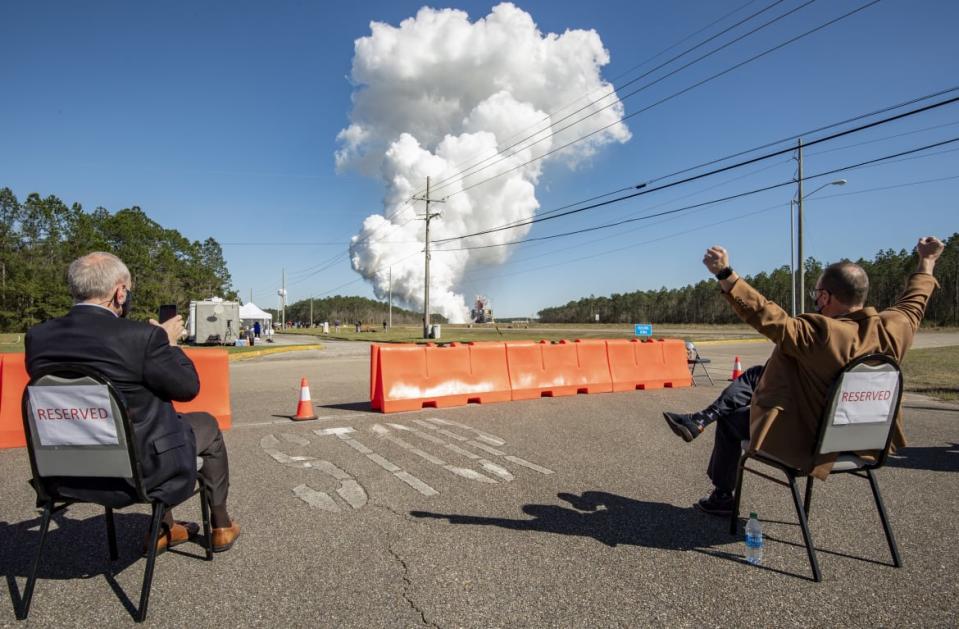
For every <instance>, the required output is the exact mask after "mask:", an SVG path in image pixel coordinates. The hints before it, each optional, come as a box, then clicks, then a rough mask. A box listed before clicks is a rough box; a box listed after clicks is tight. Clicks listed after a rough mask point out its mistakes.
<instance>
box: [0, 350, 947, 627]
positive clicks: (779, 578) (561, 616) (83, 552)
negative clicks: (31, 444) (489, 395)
mask: <svg viewBox="0 0 959 629" xmlns="http://www.w3.org/2000/svg"><path fill="white" fill-rule="evenodd" d="M942 342H943V341H940V343H942ZM946 343H947V344H948V341H946ZM700 349H701V351H702V353H703V355H704V356H706V357H709V358H711V359H712V360H713V362H712V364H711V365H710V371H711V373H712V375H713V378H714V380H715V385H714V386H709V383H708V382H707V381H706V379H705V378H702V377H700V378H697V382H698V384H699V386H697V387H691V388H682V389H661V390H649V391H635V392H630V393H612V394H598V395H579V396H575V397H564V398H544V399H539V400H530V401H524V402H511V403H502V404H490V405H471V406H469V407H462V408H453V409H439V410H437V409H425V410H422V411H418V412H410V413H396V414H390V415H382V414H379V413H373V412H370V410H369V389H368V387H369V346H368V344H360V343H337V342H332V343H325V348H324V349H323V350H307V351H302V352H293V353H287V354H278V355H275V356H264V357H261V358H256V359H253V360H249V361H243V362H237V363H234V364H231V386H232V403H233V412H234V426H233V428H232V429H231V430H230V431H229V432H227V433H226V442H227V446H228V448H229V453H230V465H231V470H232V487H231V497H230V510H231V512H232V514H233V515H234V517H235V518H236V519H237V520H238V521H239V522H240V524H241V526H242V531H243V532H242V535H241V537H240V538H239V540H238V541H237V543H236V545H235V546H234V548H233V549H232V550H230V551H229V552H226V553H222V554H218V555H217V556H216V558H215V560H214V561H213V562H209V563H208V562H204V561H202V560H200V559H198V558H196V557H193V556H188V554H195V555H199V554H200V547H199V546H197V545H194V544H187V545H185V551H184V552H183V553H181V552H179V551H180V549H181V548H184V547H180V548H178V549H176V550H175V551H172V552H168V553H167V554H165V555H163V556H162V557H160V558H159V560H158V561H157V567H156V574H155V579H154V586H153V594H152V597H151V601H150V617H149V618H148V620H147V624H149V625H156V626H176V627H181V626H195V627H223V626H240V627H245V626H315V627H364V628H365V627H421V626H428V627H444V628H445V627H636V626H669V627H686V626H689V627H692V626H695V627H701V626H746V625H750V626H827V625H828V626H855V627H865V626H870V627H871V626H890V625H905V626H924V627H928V626H955V622H956V618H957V611H959V585H957V579H956V574H957V569H959V552H957V547H956V544H957V540H959V531H957V528H959V524H957V523H959V501H957V500H956V496H957V495H959V474H957V473H959V407H957V406H954V405H940V407H937V408H933V407H931V406H929V405H925V404H922V403H921V402H922V400H919V399H917V398H913V399H910V400H907V408H906V425H907V434H908V436H909V439H910V445H909V447H908V448H906V449H904V450H901V451H900V452H899V453H898V455H897V456H896V457H895V458H894V459H892V461H891V462H890V464H889V465H888V466H887V467H886V468H884V469H882V470H880V471H879V473H878V477H879V481H880V484H881V486H882V489H883V492H884V495H885V498H886V505H887V508H888V510H889V513H890V517H891V520H892V524H893V528H894V531H895V534H896V536H897V539H898V541H899V546H900V551H901V553H902V557H903V561H904V566H903V567H902V568H899V569H897V568H894V567H892V566H891V558H890V555H889V550H888V547H887V546H886V541H885V538H884V536H883V532H882V528H881V526H880V523H879V519H878V517H877V515H876V512H875V507H874V503H873V502H872V497H871V494H870V491H869V488H868V483H867V482H866V481H864V480H861V479H858V478H854V477H839V478H834V479H831V480H829V481H828V482H826V483H820V484H817V486H816V492H815V494H814V497H813V503H812V515H811V528H812V535H813V539H814V541H815V545H816V548H817V549H818V553H819V560H820V564H821V567H822V571H823V577H824V581H823V582H822V583H814V582H813V581H811V579H810V574H811V573H810V570H809V565H808V562H807V559H806V554H805V550H804V548H803V546H802V538H801V534H800V531H799V527H798V524H797V520H796V515H795V512H794V511H793V507H792V503H791V500H790V498H789V493H788V491H787V490H785V489H784V488H782V487H780V486H777V485H774V484H773V483H770V482H768V481H764V480H762V479H759V478H758V477H750V478H748V479H747V481H746V486H745V487H746V488H745V490H744V498H743V511H744V512H747V513H748V512H749V511H757V512H758V513H759V516H760V519H761V520H762V522H763V530H764V533H765V535H766V538H767V541H766V548H765V557H764V561H763V564H762V565H761V566H759V567H755V566H750V565H748V564H745V563H744V562H743V559H742V557H743V552H744V547H743V546H744V545H743V543H742V540H741V537H738V536H737V537H732V536H730V535H729V533H728V530H727V527H728V520H726V519H723V518H714V517H711V516H708V515H704V514H702V513H699V512H697V511H695V510H694V509H693V508H692V504H693V503H694V502H695V501H696V500H697V499H698V498H700V497H701V496H703V495H704V494H706V493H707V492H708V491H709V488H710V486H709V482H708V480H707V478H706V476H705V468H706V464H707V461H708V459H709V453H710V448H711V445H712V439H713V432H712V431H713V429H712V428H710V429H708V430H707V432H706V433H704V434H703V435H702V436H701V437H699V438H698V439H697V440H695V441H694V442H693V443H690V444H686V443H684V442H683V441H681V440H680V439H679V438H677V437H676V436H675V435H674V434H673V433H672V432H670V431H669V429H668V428H667V427H666V425H665V423H664V422H663V419H662V416H661V412H662V411H663V410H667V409H668V410H676V411H692V410H696V409H699V408H701V407H703V406H705V405H706V404H707V403H708V402H709V401H711V399H712V398H713V397H715V395H717V394H718V393H719V391H720V389H721V387H722V386H723V385H724V384H725V383H726V379H727V378H728V377H729V373H727V372H728V371H730V370H731V367H732V359H733V358H734V357H735V356H737V355H738V356H740V358H741V360H742V362H743V365H744V367H745V366H749V365H750V364H755V363H757V362H762V361H763V360H765V358H766V357H767V356H768V354H769V351H770V349H771V345H770V344H769V343H765V342H759V343H735V344H729V343H723V344H703V345H702V346H701V348H700ZM957 351H959V350H957ZM301 377H306V378H308V380H309V383H310V388H311V393H312V399H313V404H314V406H315V410H316V413H317V415H318V416H319V419H318V420H315V421H307V422H293V421H291V420H290V419H289V417H290V416H291V415H293V413H294V411H295V409H296V404H297V399H298V393H299V383H300V378H301ZM28 468H29V465H28V462H27V457H26V452H25V451H23V450H6V451H0V475H2V479H3V480H2V481H0V487H2V488H3V493H2V496H3V499H2V500H0V566H2V572H3V574H4V575H5V576H6V585H7V587H6V588H0V626H13V625H16V624H17V623H16V621H15V620H14V614H13V603H12V601H11V597H12V598H16V599H18V598H19V596H20V592H21V591H22V589H23V585H24V582H25V575H26V573H27V569H28V566H29V563H30V560H31V558H32V554H33V550H34V548H35V546H36V542H37V538H38V533H37V524H38V518H37V514H36V511H35V510H34V508H33V492H32V491H31V490H30V488H29V487H28V486H27V484H26V480H27V478H28V477H29V471H28ZM176 516H177V518H178V519H183V518H193V519H197V518H198V517H199V514H198V507H197V505H196V504H195V502H194V503H190V504H188V505H185V506H183V507H181V508H179V509H178V510H177V513H176ZM147 523H148V519H147V516H146V511H145V510H144V509H138V508H130V509H127V510H124V511H123V512H122V513H121V514H119V515H118V518H117V526H118V533H119V535H120V547H121V551H120V552H121V557H120V560H119V561H118V562H116V563H115V564H113V565H111V563H110V562H109V561H108V559H107V550H106V543H105V533H104V523H103V517H102V513H101V512H100V511H98V510H97V509H96V508H91V507H89V506H77V507H73V508H71V509H69V510H68V511H67V512H66V513H65V514H63V515H62V516H59V517H58V518H57V520H56V524H57V527H56V530H54V531H53V532H52V533H51V535H50V537H49V538H48V542H47V543H48V544H49V545H48V547H47V551H46V553H45V561H44V563H43V565H42V567H41V571H40V581H39V582H38V585H37V591H36V594H35V597H34V601H33V605H32V609H31V615H30V621H29V623H28V624H30V625H38V626H57V627H69V626H78V627H90V626H109V627H112V626H118V625H126V624H131V623H132V620H131V618H130V613H129V607H130V603H129V601H126V602H125V597H129V600H132V601H136V600H137V596H138V593H139V583H140V579H141V576H142V568H143V561H141V560H140V559H139V556H138V555H139V550H140V545H141V542H142V538H143V535H144V533H145V530H146V527H147Z"/></svg>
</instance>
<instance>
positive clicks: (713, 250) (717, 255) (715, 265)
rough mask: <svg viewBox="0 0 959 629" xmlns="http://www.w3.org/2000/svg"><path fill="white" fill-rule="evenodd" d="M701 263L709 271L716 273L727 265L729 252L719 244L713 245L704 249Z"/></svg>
mask: <svg viewBox="0 0 959 629" xmlns="http://www.w3.org/2000/svg"><path fill="white" fill-rule="evenodd" d="M703 264H705V265H706V268H707V269H709V272H710V273H712V274H713V275H716V274H717V273H719V272H720V271H722V270H723V269H725V268H726V267H727V266H729V254H728V253H726V250H725V249H723V248H722V247H720V246H719V245H714V246H712V247H710V248H709V249H707V250H706V255H704V256H703Z"/></svg>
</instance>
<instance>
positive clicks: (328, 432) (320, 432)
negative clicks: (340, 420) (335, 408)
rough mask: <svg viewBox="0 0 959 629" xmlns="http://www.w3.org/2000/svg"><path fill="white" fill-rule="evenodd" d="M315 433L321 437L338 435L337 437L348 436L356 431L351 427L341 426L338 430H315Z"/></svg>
mask: <svg viewBox="0 0 959 629" xmlns="http://www.w3.org/2000/svg"><path fill="white" fill-rule="evenodd" d="M313 432H314V433H316V434H317V435H319V436H321V437H326V436H327V435H337V436H339V435H346V434H349V433H351V432H356V431H355V430H353V429H352V428H350V427H349V426H339V427H336V428H324V429H322V430H314V431H313Z"/></svg>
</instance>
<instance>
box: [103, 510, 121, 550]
mask: <svg viewBox="0 0 959 629" xmlns="http://www.w3.org/2000/svg"><path fill="white" fill-rule="evenodd" d="M105 518H106V521H107V544H108V545H109V547H110V561H116V560H117V558H118V557H119V553H118V552H117V527H116V524H115V523H114V521H113V508H112V507H106V514H105Z"/></svg>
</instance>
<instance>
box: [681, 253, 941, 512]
mask: <svg viewBox="0 0 959 629" xmlns="http://www.w3.org/2000/svg"><path fill="white" fill-rule="evenodd" d="M942 250H943V244H942V242H941V241H939V240H938V239H937V238H933V237H931V236H928V237H926V238H920V239H919V243H918V245H917V246H916V251H917V253H918V255H919V266H918V268H917V269H916V272H915V273H913V274H912V275H911V276H910V277H909V280H908V282H907V283H906V289H905V291H904V292H903V293H902V295H901V296H900V297H899V299H898V301H896V303H895V304H894V305H893V306H891V307H889V308H886V309H885V310H883V311H881V312H878V311H876V309H875V308H872V307H867V306H865V303H866V294H867V292H868V290H869V278H868V277H867V276H866V272H865V271H864V270H863V269H862V267H860V266H859V265H858V264H854V263H852V262H849V261H846V260H844V261H841V262H836V263H835V264H830V265H829V266H828V267H826V268H825V269H824V270H823V272H822V275H820V276H819V279H818V281H817V282H816V288H815V289H814V290H813V291H812V292H811V293H810V297H811V298H812V299H813V301H814V302H815V304H816V314H812V313H809V314H801V315H799V316H798V317H790V316H789V315H788V314H787V313H786V312H785V311H784V310H783V309H782V308H780V307H779V306H777V305H776V304H775V303H773V302H771V301H769V300H767V299H766V298H765V297H763V296H762V295H761V294H759V292H758V291H756V290H755V289H754V288H752V287H751V286H750V285H749V284H747V283H746V281H745V280H743V279H742V278H740V277H739V276H738V275H737V274H736V273H735V271H733V270H732V268H731V267H730V266H729V257H728V255H727V253H726V250H725V249H723V248H722V247H718V246H716V247H711V248H710V249H708V250H707V251H706V255H705V256H704V258H703V264H705V265H706V268H707V269H709V272H710V273H713V274H714V275H715V276H716V278H717V279H718V280H719V285H720V287H721V289H722V293H723V296H724V297H725V298H726V301H728V302H729V304H730V305H731V306H732V308H733V310H734V311H735V312H736V314H737V315H738V316H739V318H741V319H742V320H743V321H745V322H746V323H748V324H749V325H751V326H752V327H753V328H755V329H756V330H757V331H758V332H759V333H760V334H762V335H763V336H765V337H766V338H768V339H769V340H771V341H772V342H773V343H775V344H776V347H775V348H774V349H773V352H772V355H771V356H770V358H769V360H768V361H767V362H766V364H765V366H762V365H757V366H755V367H751V368H749V369H747V370H746V371H745V372H744V373H743V375H742V376H741V377H740V378H738V379H737V380H735V381H734V382H733V383H732V384H731V385H729V386H728V387H726V390H725V391H723V392H722V394H721V395H720V396H719V398H717V399H716V401H715V402H713V403H712V404H710V405H709V406H708V407H706V408H705V409H703V410H702V411H699V412H697V413H692V414H689V415H687V414H681V413H671V412H664V413H663V416H664V417H665V418H666V422H667V424H668V425H669V427H670V429H672V431H673V432H674V433H676V434H677V435H679V436H680V437H682V438H683V440H685V441H692V440H693V439H695V438H696V437H698V436H699V435H700V433H702V432H703V430H704V429H705V428H706V426H708V425H709V424H711V423H713V422H716V438H715V441H714V443H713V452H712V456H711V458H710V460H709V467H708V469H707V474H708V475H709V478H710V479H711V480H712V482H713V486H714V489H713V491H712V493H711V494H709V495H708V496H707V497H705V498H703V499H702V500H700V501H699V502H697V503H696V507H697V508H698V509H699V510H701V511H704V512H706V513H710V514H714V515H726V516H728V515H730V514H731V513H732V508H733V500H734V499H733V491H734V489H735V485H736V472H737V468H738V464H739V457H740V453H741V448H740V442H741V441H744V440H746V439H749V440H750V444H749V447H750V448H751V449H753V450H758V449H762V450H763V451H764V452H766V453H768V454H770V455H772V456H774V457H776V458H778V459H780V460H781V461H783V462H784V463H786V464H788V465H791V466H793V467H795V468H797V469H800V470H802V471H804V472H807V473H810V474H812V475H813V476H814V477H816V478H819V479H825V478H826V476H827V475H828V474H829V470H830V469H831V468H832V465H833V463H834V462H835V460H836V455H835V454H832V455H823V456H822V457H821V458H819V459H816V460H813V457H812V453H813V450H814V448H815V445H816V443H815V440H816V438H817V436H818V433H819V420H820V417H821V416H822V414H823V410H824V407H825V404H826V398H827V397H828V395H829V391H830V388H831V387H832V384H833V382H834V381H835V379H836V377H837V376H838V375H839V372H840V371H842V369H843V368H844V367H845V366H846V365H847V364H848V363H849V362H850V361H852V360H853V359H855V358H857V357H859V356H863V355H866V354H872V353H882V354H887V355H889V356H891V357H892V358H895V359H896V360H897V361H900V362H901V361H902V359H903V357H904V356H905V354H906V351H907V350H908V349H909V346H910V345H912V340H913V337H914V335H915V334H916V331H917V330H918V329H919V324H920V322H921V321H922V317H923V315H924V314H925V310H926V304H927V303H928V302H929V297H930V295H931V294H932V291H933V290H934V289H935V288H936V287H938V285H939V284H938V283H937V282H936V279H935V278H934V277H933V275H932V271H933V268H934V267H935V265H936V260H937V259H938V258H939V255H940V254H941V253H942ZM902 428H903V427H902V417H901V416H899V417H897V418H896V426H895V428H894V432H893V440H892V443H893V445H894V446H895V447H902V446H904V445H905V443H906V441H905V435H904V434H903V429H902Z"/></svg>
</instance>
